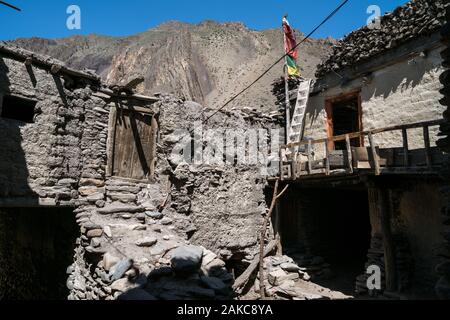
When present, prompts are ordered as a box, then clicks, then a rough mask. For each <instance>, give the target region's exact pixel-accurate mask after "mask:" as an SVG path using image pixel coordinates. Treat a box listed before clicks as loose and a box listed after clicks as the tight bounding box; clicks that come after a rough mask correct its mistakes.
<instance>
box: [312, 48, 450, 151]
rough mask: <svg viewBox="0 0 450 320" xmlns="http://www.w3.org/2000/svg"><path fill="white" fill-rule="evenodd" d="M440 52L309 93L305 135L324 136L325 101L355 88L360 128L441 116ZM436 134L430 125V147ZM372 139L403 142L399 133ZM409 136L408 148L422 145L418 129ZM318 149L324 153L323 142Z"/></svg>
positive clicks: (385, 144)
mask: <svg viewBox="0 0 450 320" xmlns="http://www.w3.org/2000/svg"><path fill="white" fill-rule="evenodd" d="M440 51H441V48H439V49H434V50H432V51H430V52H429V53H428V54H427V56H426V57H419V56H417V57H416V58H414V59H412V60H410V61H406V60H405V61H402V62H399V63H396V64H393V65H391V66H388V67H385V68H382V69H380V70H378V71H375V72H374V73H373V74H372V75H371V76H370V80H368V79H367V78H363V77H361V78H358V79H355V80H353V81H351V82H350V83H348V84H346V85H345V86H340V87H333V88H329V89H327V90H325V91H324V92H322V93H319V94H317V95H315V96H312V97H311V98H310V101H309V104H308V109H307V115H306V128H305V136H308V137H312V138H314V139H320V138H326V137H327V131H326V116H327V115H326V110H325V103H326V100H328V99H332V98H336V97H339V96H340V95H342V94H346V93H352V92H355V91H360V96H361V107H362V129H363V130H370V129H380V128H385V127H389V126H395V125H401V124H411V123H416V122H420V121H429V120H437V119H441V118H442V112H443V111H444V108H443V107H442V105H440V104H439V99H440V98H441V95H440V94H439V93H438V91H439V89H440V88H441V84H440V82H439V76H440V75H441V74H442V72H443V68H442V67H441V62H442V60H441V58H440V56H439V52H440ZM437 134H438V128H437V127H434V128H430V138H431V140H432V145H433V146H435V142H436V140H437V139H438V137H437ZM374 138H375V141H376V143H377V144H378V145H379V146H380V147H401V146H402V145H403V144H402V136H401V132H393V133H383V134H377V135H376V136H375V137H374ZM408 139H409V145H410V149H421V148H423V147H424V144H423V132H422V130H421V129H417V130H415V129H413V130H409V131H408ZM366 144H367V145H368V141H366ZM317 148H320V149H318V150H316V152H317V154H318V155H319V154H320V155H321V154H322V153H324V150H323V145H318V146H317Z"/></svg>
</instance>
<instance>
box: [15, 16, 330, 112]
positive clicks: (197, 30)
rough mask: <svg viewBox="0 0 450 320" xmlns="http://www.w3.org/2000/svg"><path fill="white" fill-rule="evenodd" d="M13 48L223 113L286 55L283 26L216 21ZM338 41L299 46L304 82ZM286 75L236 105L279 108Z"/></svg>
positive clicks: (26, 41) (278, 70)
mask: <svg viewBox="0 0 450 320" xmlns="http://www.w3.org/2000/svg"><path fill="white" fill-rule="evenodd" d="M297 36H298V38H299V39H300V38H301V37H302V36H303V34H302V33H301V32H299V31H297ZM8 42H10V43H13V44H15V45H18V46H21V47H23V48H25V49H28V50H31V51H35V52H38V53H42V54H46V55H50V56H52V57H54V58H56V59H59V60H61V61H63V62H65V63H66V64H67V65H68V66H70V67H73V68H78V69H84V68H87V69H91V70H95V72H97V73H98V74H99V75H100V76H101V77H102V79H103V80H104V81H105V82H106V83H108V84H121V83H125V82H127V81H129V80H130V79H132V78H135V77H138V76H143V77H144V79H145V82H144V83H143V84H142V85H140V86H139V87H138V88H137V91H138V92H139V93H142V94H153V93H155V92H171V93H174V94H176V95H178V96H180V97H182V98H184V99H188V100H193V101H196V102H199V103H201V104H204V105H206V106H208V107H211V108H217V107H219V106H220V105H221V104H223V103H224V102H225V101H226V100H227V99H229V98H230V97H231V96H232V95H233V94H235V93H236V92H238V91H240V90H241V89H242V88H243V87H244V86H245V85H247V84H248V83H250V82H251V81H253V80H254V79H255V78H256V77H257V76H259V75H260V74H261V73H262V72H263V71H264V70H266V68H267V67H268V66H270V65H272V64H273V62H275V61H276V60H277V59H278V58H279V57H280V56H282V55H283V54H284V48H283V34H282V31H281V28H280V30H277V29H267V30H262V31H258V30H251V29H249V28H248V27H246V26H245V25H244V24H243V23H241V22H225V23H220V22H216V21H213V20H205V21H203V22H200V23H197V24H190V23H185V22H179V21H169V22H165V23H163V24H160V25H159V26H157V27H155V28H151V29H148V30H146V31H144V32H140V33H137V34H135V35H131V36H124V37H114V36H107V35H98V34H90V35H87V36H82V35H74V36H70V37H65V38H59V39H45V38H38V37H33V38H18V39H16V40H14V41H8ZM334 43H335V40H334V39H332V38H327V39H308V40H307V41H305V43H303V44H302V45H301V46H300V47H299V50H300V59H299V66H300V69H301V70H302V73H303V75H304V76H305V77H311V78H312V77H314V73H315V70H316V66H317V65H318V64H319V63H320V62H321V61H322V60H323V59H324V58H325V57H327V56H328V54H329V53H330V52H331V49H332V45H333V44H334ZM282 75H283V67H282V64H281V63H280V65H279V67H275V68H274V69H273V70H272V71H270V72H269V73H268V74H267V75H266V76H265V77H264V78H263V79H261V81H260V82H259V83H258V84H257V85H256V86H255V87H253V88H252V89H250V90H249V91H248V92H246V93H245V94H244V95H242V96H241V97H240V98H239V99H238V100H237V101H236V102H235V103H233V104H232V105H231V106H230V107H241V106H246V107H252V108H260V109H263V111H270V110H274V109H275V99H274V97H273V96H272V94H271V83H272V82H273V80H274V79H276V78H278V77H280V76H282Z"/></svg>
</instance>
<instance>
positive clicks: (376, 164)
mask: <svg viewBox="0 0 450 320" xmlns="http://www.w3.org/2000/svg"><path fill="white" fill-rule="evenodd" d="M369 142H370V149H371V151H372V157H373V164H374V169H375V175H376V176H379V175H380V162H379V159H378V153H377V148H376V146H375V142H374V140H373V135H372V133H369Z"/></svg>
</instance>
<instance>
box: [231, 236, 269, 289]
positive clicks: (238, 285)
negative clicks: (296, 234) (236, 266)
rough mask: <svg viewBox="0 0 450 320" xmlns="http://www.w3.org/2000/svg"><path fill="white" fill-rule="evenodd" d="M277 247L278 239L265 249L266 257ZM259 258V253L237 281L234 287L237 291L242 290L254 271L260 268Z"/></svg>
mask: <svg viewBox="0 0 450 320" xmlns="http://www.w3.org/2000/svg"><path fill="white" fill-rule="evenodd" d="M276 247H277V240H273V241H271V242H270V243H269V244H268V245H267V247H266V249H265V250H264V257H266V256H267V255H268V254H269V253H271V252H272V251H273V250H274V249H275V248H276ZM259 260H260V256H259V253H258V254H257V255H256V256H255V258H254V259H253V261H252V263H250V265H249V266H248V268H247V270H245V271H244V273H242V274H241V275H240V276H239V277H238V278H237V279H236V280H235V281H234V284H233V289H234V290H235V291H237V292H239V291H241V290H242V287H244V286H245V285H246V284H247V282H248V280H249V279H250V277H251V276H252V274H253V272H255V270H256V269H257V268H258V266H259Z"/></svg>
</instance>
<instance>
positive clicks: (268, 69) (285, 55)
mask: <svg viewBox="0 0 450 320" xmlns="http://www.w3.org/2000/svg"><path fill="white" fill-rule="evenodd" d="M349 1H350V0H344V1H343V2H342V3H341V4H340V5H339V6H338V7H337V8H336V9H334V10H333V11H332V12H331V13H330V14H329V15H328V16H327V17H326V18H325V19H324V20H322V22H321V23H320V24H318V25H317V26H316V27H315V28H314V29H313V30H312V31H311V32H310V33H309V34H308V35H306V36H305V37H304V38H303V40H301V41H300V42H299V43H297V45H296V46H295V47H293V48H292V49H291V50H290V51H289V52H287V53H285V54H284V55H283V56H281V57H280V58H279V59H278V60H277V61H275V62H274V63H273V64H272V65H271V66H270V67H268V68H267V69H266V70H265V71H264V72H263V73H262V74H261V75H260V76H258V77H257V78H256V79H255V80H254V81H253V82H251V83H250V84H249V85H247V86H246V87H245V88H244V89H242V90H241V91H239V92H238V93H237V94H235V95H234V96H233V97H232V98H231V99H229V100H228V101H227V102H225V104H223V105H222V106H221V107H220V108H219V109H217V110H216V111H215V112H214V113H213V114H211V115H210V116H208V117H207V118H206V119H205V120H203V124H205V123H207V122H208V121H209V120H210V119H211V118H212V117H214V116H215V115H216V114H218V113H219V112H220V111H221V110H223V109H224V108H225V107H227V106H228V105H229V104H230V103H232V102H233V101H234V100H236V99H237V98H238V97H240V96H241V95H242V94H244V93H245V92H246V91H247V90H249V89H250V88H251V87H253V86H254V85H255V84H256V83H257V82H258V81H259V80H261V79H262V78H263V77H264V76H265V75H266V74H268V73H269V72H270V70H272V69H273V68H274V67H275V66H276V65H277V64H278V63H280V62H281V61H282V60H283V59H284V58H286V57H287V56H288V55H289V54H291V53H292V52H294V51H295V49H297V48H298V47H299V46H300V45H301V44H302V43H304V42H305V41H306V40H308V39H309V38H310V37H311V36H312V35H313V34H314V33H315V32H316V31H317V30H319V29H320V27H322V26H323V25H324V24H325V23H327V22H328V21H329V20H330V19H331V18H333V17H334V16H335V15H336V13H338V12H339V11H340V10H341V9H342V8H343V7H344V6H345V5H346V4H347V2H349Z"/></svg>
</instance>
